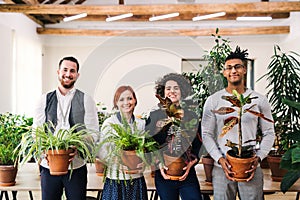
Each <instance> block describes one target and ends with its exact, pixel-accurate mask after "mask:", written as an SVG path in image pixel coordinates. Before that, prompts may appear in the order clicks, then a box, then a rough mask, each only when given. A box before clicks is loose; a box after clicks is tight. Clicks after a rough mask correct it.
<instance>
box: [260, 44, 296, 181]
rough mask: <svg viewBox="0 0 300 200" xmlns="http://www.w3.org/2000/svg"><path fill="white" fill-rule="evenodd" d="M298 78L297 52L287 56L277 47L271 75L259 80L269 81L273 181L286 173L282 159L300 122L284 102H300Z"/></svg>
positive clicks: (269, 158) (270, 158)
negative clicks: (286, 100)
mask: <svg viewBox="0 0 300 200" xmlns="http://www.w3.org/2000/svg"><path fill="white" fill-rule="evenodd" d="M299 74H300V62H299V54H297V53H295V52H290V53H284V52H282V51H281V49H280V47H279V46H277V45H275V46H274V55H273V56H272V60H271V62H270V64H269V65H268V71H267V73H266V74H265V75H263V76H262V77H261V78H260V79H262V78H266V79H267V81H268V82H269V84H268V85H267V89H268V92H267V96H268V99H269V102H270V104H271V106H272V113H273V118H274V121H275V135H276V138H275V143H274V150H273V151H272V152H271V153H270V154H269V155H268V163H269V166H270V169H271V172H272V179H273V181H281V180H282V177H283V176H284V174H285V173H286V172H287V171H286V170H284V169H280V168H279V166H280V162H281V157H282V155H283V153H284V152H285V151H286V150H287V148H288V147H289V146H290V143H291V139H290V138H289V135H290V133H293V132H294V129H295V123H294V122H295V121H296V122H297V121H299V120H300V115H299V112H298V111H297V110H296V109H293V108H292V107H290V106H289V105H287V104H285V103H284V102H283V99H290V100H292V101H296V102H299V101H300V96H299V82H300V75H299Z"/></svg>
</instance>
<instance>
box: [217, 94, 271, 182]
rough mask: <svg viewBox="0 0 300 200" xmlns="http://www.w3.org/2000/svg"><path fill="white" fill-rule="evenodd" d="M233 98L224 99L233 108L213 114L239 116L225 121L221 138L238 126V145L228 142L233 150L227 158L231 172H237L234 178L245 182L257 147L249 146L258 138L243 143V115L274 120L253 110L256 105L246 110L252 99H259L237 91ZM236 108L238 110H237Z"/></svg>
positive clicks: (226, 108) (226, 97) (222, 109)
mask: <svg viewBox="0 0 300 200" xmlns="http://www.w3.org/2000/svg"><path fill="white" fill-rule="evenodd" d="M232 93H233V95H232V96H223V97H222V98H223V99H225V100H226V101H229V102H230V103H232V107H221V108H219V109H218V110H213V111H212V112H214V113H216V114H219V115H225V114H229V113H233V112H237V113H238V115H237V116H231V117H228V118H227V119H225V121H224V127H223V128H222V133H221V134H220V137H223V136H224V135H226V134H227V133H228V132H229V131H230V130H231V129H232V128H233V127H234V126H235V125H237V126H238V132H237V134H238V144H236V143H233V142H232V141H230V140H227V143H226V146H228V147H230V148H231V150H229V151H227V155H226V158H227V160H228V162H229V163H230V165H231V166H232V168H231V170H232V171H233V172H235V174H234V175H233V177H234V178H235V180H236V181H245V180H247V178H249V176H250V174H246V173H245V171H248V170H250V169H251V165H252V163H253V161H254V159H255V156H256V155H255V152H254V147H255V145H249V144H248V143H250V142H253V141H255V142H256V138H253V139H251V140H248V141H245V142H243V133H242V121H241V119H242V116H243V113H245V112H248V113H250V114H253V115H256V116H257V117H260V118H262V119H264V120H267V121H269V122H270V123H273V121H272V120H270V119H268V118H266V117H265V116H264V114H263V113H259V112H256V111H254V110H252V108H253V107H254V106H256V104H252V105H249V107H248V108H244V106H246V105H247V104H251V102H252V99H256V98H257V97H255V96H251V94H249V95H248V96H246V97H244V95H243V94H239V93H238V92H237V91H236V90H233V91H232ZM235 108H236V109H235Z"/></svg>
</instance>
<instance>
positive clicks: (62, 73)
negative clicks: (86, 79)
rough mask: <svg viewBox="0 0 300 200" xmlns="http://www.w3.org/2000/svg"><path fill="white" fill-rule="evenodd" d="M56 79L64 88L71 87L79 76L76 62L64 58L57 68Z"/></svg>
mask: <svg viewBox="0 0 300 200" xmlns="http://www.w3.org/2000/svg"><path fill="white" fill-rule="evenodd" d="M57 74H58V80H59V82H60V85H61V86H62V87H63V88H64V89H71V88H73V87H74V84H75V82H76V81H77V79H78V77H79V73H78V71H77V64H76V63H75V62H72V61H69V60H64V61H62V63H61V65H60V67H59V69H58V70H57Z"/></svg>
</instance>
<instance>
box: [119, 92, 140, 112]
mask: <svg viewBox="0 0 300 200" xmlns="http://www.w3.org/2000/svg"><path fill="white" fill-rule="evenodd" d="M135 105H136V99H135V98H134V95H133V94H132V92H131V91H129V90H125V91H124V92H122V93H121V95H120V97H119V99H118V101H117V107H118V109H119V110H120V111H121V112H122V113H129V114H132V113H133V111H134V108H135Z"/></svg>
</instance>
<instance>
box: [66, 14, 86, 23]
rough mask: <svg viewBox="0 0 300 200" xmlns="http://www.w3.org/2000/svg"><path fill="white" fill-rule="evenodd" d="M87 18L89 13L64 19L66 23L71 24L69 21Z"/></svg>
mask: <svg viewBox="0 0 300 200" xmlns="http://www.w3.org/2000/svg"><path fill="white" fill-rule="evenodd" d="M86 16H87V13H81V14H78V15H73V16H70V17H65V18H64V19H63V21H64V22H69V21H73V20H76V19H80V18H83V17H86Z"/></svg>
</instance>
